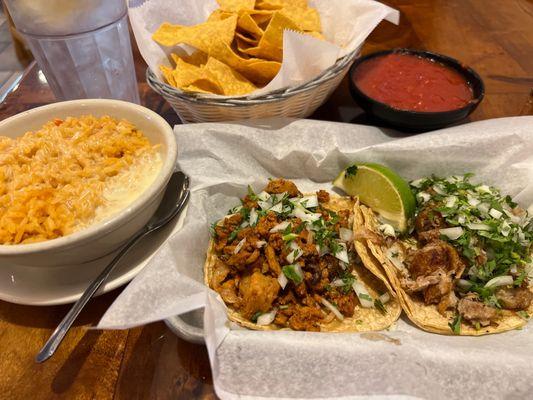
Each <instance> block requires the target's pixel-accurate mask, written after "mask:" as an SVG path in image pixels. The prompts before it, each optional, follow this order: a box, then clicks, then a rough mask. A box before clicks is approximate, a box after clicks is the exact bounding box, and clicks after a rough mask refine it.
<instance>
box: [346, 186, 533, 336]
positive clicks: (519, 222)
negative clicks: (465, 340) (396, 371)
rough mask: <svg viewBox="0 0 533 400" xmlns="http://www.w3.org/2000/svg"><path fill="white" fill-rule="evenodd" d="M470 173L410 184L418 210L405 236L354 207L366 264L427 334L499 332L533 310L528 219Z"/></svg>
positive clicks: (362, 208)
mask: <svg viewBox="0 0 533 400" xmlns="http://www.w3.org/2000/svg"><path fill="white" fill-rule="evenodd" d="M469 179H470V175H465V176H462V177H457V176H452V177H448V178H437V177H431V178H423V179H419V180H417V181H413V182H411V187H412V189H413V191H414V192H415V194H416V198H417V215H416V220H415V223H414V230H413V232H412V234H410V235H408V236H405V237H397V233H395V231H394V229H393V228H392V227H391V226H390V225H387V224H386V223H382V222H383V221H380V219H379V216H378V215H376V214H375V213H373V212H372V210H371V209H370V208H367V207H365V206H363V205H361V206H359V205H357V206H356V210H355V226H356V229H357V230H358V232H359V234H358V236H357V237H356V239H357V240H358V241H359V243H360V244H359V245H364V246H365V247H366V248H367V249H368V250H369V252H368V253H369V254H368V256H370V254H371V255H372V256H373V257H374V260H372V259H368V258H366V257H364V256H362V259H363V262H364V263H365V265H366V266H367V267H368V268H369V269H370V270H371V271H373V272H374V273H375V274H376V275H378V276H379V274H382V275H381V276H383V275H385V276H386V277H387V278H388V280H389V281H390V284H391V285H392V287H393V288H394V290H396V292H397V293H398V295H399V299H400V301H401V303H402V307H403V309H404V310H405V312H406V314H407V315H408V317H409V318H410V319H411V320H412V321H413V322H414V323H415V324H416V325H418V326H419V327H421V328H422V329H424V330H427V331H430V332H436V333H442V334H460V335H484V334H490V333H497V332H504V331H507V330H511V329H516V328H520V327H521V326H523V325H525V324H526V322H527V320H528V319H529V315H530V314H531V312H533V304H532V301H533V290H532V285H531V283H532V279H533V276H532V272H533V266H532V257H531V254H532V242H533V222H532V217H531V216H530V215H528V213H527V212H526V211H525V210H523V209H521V208H520V207H518V205H517V204H515V203H514V202H513V201H512V200H511V198H510V197H509V196H502V195H501V194H500V192H499V191H498V190H497V189H496V188H494V187H489V186H487V185H482V184H472V183H471V182H470V180H469ZM375 259H377V260H379V262H380V264H381V265H380V266H376V264H375V262H374V261H375Z"/></svg>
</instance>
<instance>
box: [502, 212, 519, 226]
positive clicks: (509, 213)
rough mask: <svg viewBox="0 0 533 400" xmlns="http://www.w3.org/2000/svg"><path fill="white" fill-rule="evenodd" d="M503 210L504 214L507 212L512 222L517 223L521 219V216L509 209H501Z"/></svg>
mask: <svg viewBox="0 0 533 400" xmlns="http://www.w3.org/2000/svg"><path fill="white" fill-rule="evenodd" d="M503 211H504V212H505V214H507V216H508V217H509V218H511V221H512V222H514V223H515V224H519V223H520V222H521V221H522V218H520V217H519V216H518V215H514V214H513V213H512V212H511V211H507V210H503Z"/></svg>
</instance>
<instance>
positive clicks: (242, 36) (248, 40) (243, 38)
mask: <svg viewBox="0 0 533 400" xmlns="http://www.w3.org/2000/svg"><path fill="white" fill-rule="evenodd" d="M235 39H239V40H241V41H242V42H245V43H248V44H249V45H252V46H257V45H258V44H259V40H257V39H254V38H252V37H250V36H247V35H245V34H242V33H240V32H236V33H235Z"/></svg>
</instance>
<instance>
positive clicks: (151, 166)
mask: <svg viewBox="0 0 533 400" xmlns="http://www.w3.org/2000/svg"><path fill="white" fill-rule="evenodd" d="M161 164H162V161H161V156H160V154H159V152H158V151H157V149H156V147H155V146H152V145H151V144H150V142H149V141H148V139H147V138H146V136H144V134H143V133H142V132H141V131H139V130H137V129H136V128H135V126H134V125H133V124H131V123H129V122H128V121H125V120H116V119H114V118H111V117H108V116H104V117H100V118H96V117H93V116H83V117H79V118H71V117H69V118H67V119H65V120H64V121H62V120H58V119H56V120H54V121H50V122H48V123H47V124H45V125H44V126H43V127H42V128H41V129H39V130H38V131H35V132H27V133H26V134H24V135H23V136H21V137H18V138H16V139H11V138H7V137H2V136H0V244H19V243H31V242H38V241H43V240H50V239H54V238H57V237H61V236H64V235H68V234H70V233H73V232H75V231H78V230H80V229H83V228H85V227H87V226H89V225H91V224H94V223H96V222H99V221H102V220H104V219H106V218H109V217H111V216H112V215H114V214H116V213H118V212H119V211H120V210H122V209H124V208H125V207H127V206H128V205H129V204H130V203H131V202H133V201H134V200H135V199H136V198H137V197H139V195H140V194H141V193H142V192H143V191H144V190H145V189H146V188H147V187H148V186H149V185H150V184H151V183H152V182H153V181H154V179H155V177H156V176H157V174H158V172H159V170H160V169H161Z"/></svg>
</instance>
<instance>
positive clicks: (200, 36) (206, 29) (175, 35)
mask: <svg viewBox="0 0 533 400" xmlns="http://www.w3.org/2000/svg"><path fill="white" fill-rule="evenodd" d="M236 26H237V16H236V15H232V16H231V17H229V18H227V19H224V20H221V21H213V22H204V23H202V24H198V25H192V26H181V25H172V24H169V23H166V22H164V23H163V24H162V25H161V26H160V27H159V29H157V31H155V33H154V34H153V35H152V38H153V39H154V40H155V41H156V42H157V43H159V44H160V45H162V46H167V47H170V46H175V45H177V44H183V43H185V44H188V45H190V46H193V47H196V48H197V49H198V50H201V51H203V52H204V53H207V54H209V53H210V50H211V48H212V47H213V46H214V45H215V44H217V43H227V44H230V43H231V42H232V41H233V36H234V35H235V28H236Z"/></svg>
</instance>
